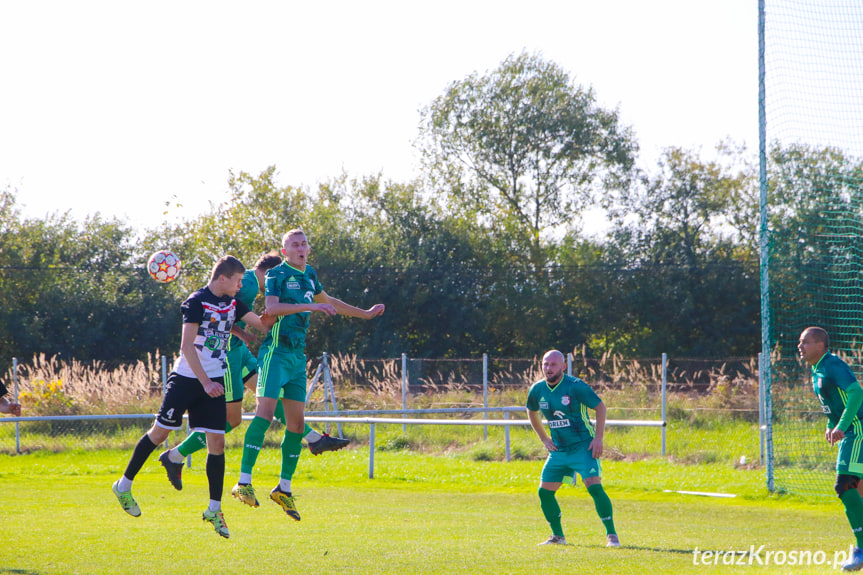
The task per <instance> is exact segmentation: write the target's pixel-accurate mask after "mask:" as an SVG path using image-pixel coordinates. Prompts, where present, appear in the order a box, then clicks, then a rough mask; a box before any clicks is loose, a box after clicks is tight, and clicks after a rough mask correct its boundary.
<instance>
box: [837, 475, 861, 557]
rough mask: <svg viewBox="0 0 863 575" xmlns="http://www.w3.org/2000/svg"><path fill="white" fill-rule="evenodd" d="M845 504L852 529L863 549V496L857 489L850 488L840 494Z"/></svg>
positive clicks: (846, 514) (859, 545)
mask: <svg viewBox="0 0 863 575" xmlns="http://www.w3.org/2000/svg"><path fill="white" fill-rule="evenodd" d="M839 499H840V500H841V501H842V505H844V506H845V516H846V517H848V523H850V524H851V531H853V532H854V537H856V538H857V547H860V548H861V549H863V498H861V497H860V492H858V491H857V490H856V489H849V490H847V491H845V492H844V493H843V494H842V495H840V496H839Z"/></svg>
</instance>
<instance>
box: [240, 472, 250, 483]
mask: <svg viewBox="0 0 863 575" xmlns="http://www.w3.org/2000/svg"><path fill="white" fill-rule="evenodd" d="M239 483H243V484H245V485H249V484H251V483H252V474H251V473H242V472H241V473H240V481H239Z"/></svg>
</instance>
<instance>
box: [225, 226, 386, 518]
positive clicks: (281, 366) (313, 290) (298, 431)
mask: <svg viewBox="0 0 863 575" xmlns="http://www.w3.org/2000/svg"><path fill="white" fill-rule="evenodd" d="M309 253H310V247H309V242H308V240H307V239H306V234H305V232H304V231H303V230H301V229H294V230H290V231H289V232H288V233H286V234H285V236H284V237H283V238H282V255H283V256H285V261H284V262H282V264H281V265H279V266H276V267H274V268H273V269H271V270H270V271H268V272H267V277H266V284H265V288H264V297H265V305H266V308H265V309H266V314H267V315H268V316H271V317H274V318H276V323H275V325H274V326H273V327H272V329H270V332H269V333H268V334H267V337H266V339H265V340H264V343H263V344H262V345H261V348H260V350H259V351H258V370H259V374H258V390H257V394H258V405H257V408H256V410H255V418H254V419H253V420H252V422H251V423H250V424H249V428H248V429H247V430H246V436H245V441H244V442H243V460H242V464H241V467H240V480H239V482H238V483H237V485H235V486H234V488H233V489H232V490H231V495H233V496H234V497H236V498H237V499H239V500H240V501H242V502H243V503H245V504H247V505H250V506H252V507H258V499H257V497H256V496H255V490H254V488H253V487H252V470H253V468H254V466H255V462H256V461H257V459H258V454H259V453H260V451H261V447H262V446H263V445H264V434H265V433H266V432H267V429H268V428H269V427H270V422H271V421H272V420H273V413H274V412H275V409H276V403H277V402H278V401H279V397H280V395H281V394H282V393H284V395H283V398H282V404H283V406H284V408H285V419H286V423H285V435H284V438H283V440H282V469H281V473H280V474H279V484H278V485H277V486H276V487H275V488H274V489H273V490H272V491H271V492H270V499H272V500H273V501H274V502H276V503H277V504H278V505H279V506H280V507H281V508H282V510H284V512H285V513H287V515H288V516H289V517H290V518H291V519H294V520H296V521H299V520H300V514H299V512H298V511H297V507H296V504H295V503H294V497H293V494H292V491H291V479H292V478H293V475H294V471H295V470H296V468H297V463H298V462H299V458H300V452H301V451H302V443H301V440H302V438H303V430H304V428H305V415H304V412H305V406H306V354H305V346H306V332H307V331H308V329H309V316H310V315H311V312H321V313H325V314H327V315H336V314H341V315H347V316H351V317H358V318H363V319H372V318H374V317H377V316H379V315H381V314H382V313H384V309H385V308H384V305H383V304H377V305H374V306H372V307H371V308H369V309H367V310H363V309H360V308H357V307H354V306H352V305H348V304H346V303H345V302H343V301H341V300H339V299H336V298H334V297H332V296H330V295H327V293H326V292H325V291H324V290H323V287H322V286H321V282H320V281H318V276H317V273H316V272H315V270H314V269H313V268H312V267H311V266H310V265H308V259H309Z"/></svg>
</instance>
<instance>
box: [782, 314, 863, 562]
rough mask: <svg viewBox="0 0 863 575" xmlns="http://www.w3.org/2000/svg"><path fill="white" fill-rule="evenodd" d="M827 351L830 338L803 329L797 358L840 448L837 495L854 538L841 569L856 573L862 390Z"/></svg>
mask: <svg viewBox="0 0 863 575" xmlns="http://www.w3.org/2000/svg"><path fill="white" fill-rule="evenodd" d="M829 348H830V337H829V336H828V335H827V331H826V330H824V329H823V328H820V327H807V328H806V329H804V330H803V333H801V334H800V341H799V342H798V344H797V351H799V352H800V359H802V360H803V361H805V362H806V363H808V364H809V365H811V366H812V389H813V391H815V396H816V397H818V401H819V402H820V403H821V409H822V410H823V411H824V415H826V416H827V429H826V430H825V431H824V437H825V439H826V440H827V443H829V444H830V445H836V444H838V445H839V454H838V456H837V458H836V485H835V489H836V495H838V496H839V500H840V501H842V505H844V506H845V516H846V517H848V522H849V523H850V524H851V531H852V532H853V533H854V537H855V538H856V539H857V545H856V546H855V547H854V551H853V552H852V553H851V557H849V558H848V560H847V561H846V562H845V563H843V564H842V569H843V570H845V571H857V570H859V569H861V568H863V498H861V497H860V492H859V491H858V490H857V486H858V485H859V483H860V478H861V477H863V449H861V447H863V388H861V387H860V384H859V383H857V378H856V377H854V373H853V372H852V371H851V368H850V367H848V364H847V363H845V362H844V361H842V360H841V359H839V358H838V357H836V356H835V355H833V354H832V353H830V352H829V351H828V350H829Z"/></svg>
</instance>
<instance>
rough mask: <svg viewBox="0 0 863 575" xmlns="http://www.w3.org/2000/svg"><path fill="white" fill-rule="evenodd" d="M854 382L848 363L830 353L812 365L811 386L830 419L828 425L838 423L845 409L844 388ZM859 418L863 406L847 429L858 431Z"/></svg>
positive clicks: (862, 411)
mask: <svg viewBox="0 0 863 575" xmlns="http://www.w3.org/2000/svg"><path fill="white" fill-rule="evenodd" d="M856 382H857V378H856V377H854V373H852V371H851V368H850V367H848V364H847V363H845V362H844V361H842V360H841V359H839V358H838V357H836V356H835V355H833V354H832V353H829V352H828V353H826V354H824V357H822V358H821V359H820V360H819V361H818V363H816V364H815V365H813V366H812V388H813V390H814V391H815V395H816V396H817V397H818V401H819V402H821V410H822V411H823V412H824V414H825V415H826V416H827V418H828V420H829V421H830V427H836V424H837V423H839V419H840V418H841V417H842V412H843V411H845V404H846V403H848V394H847V393H846V391H845V390H847V389H848V387H849V386H851V385H853V384H855V383H856ZM861 420H863V406H861V407H860V409H858V410H857V415H856V417H854V420H853V421H852V423H851V425H850V426H849V427H848V429H847V431H850V432H854V433H859V432H860V431H861V427H860V422H861Z"/></svg>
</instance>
